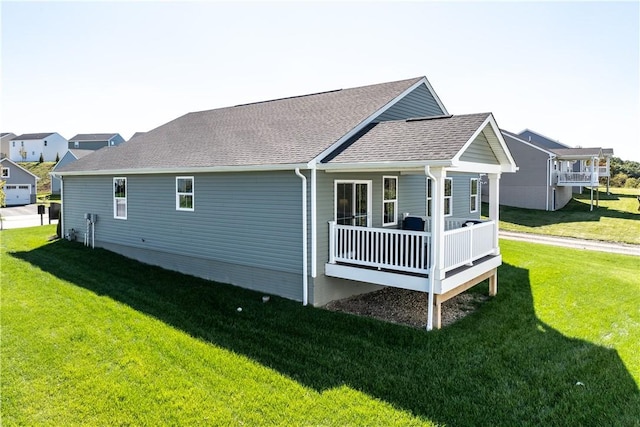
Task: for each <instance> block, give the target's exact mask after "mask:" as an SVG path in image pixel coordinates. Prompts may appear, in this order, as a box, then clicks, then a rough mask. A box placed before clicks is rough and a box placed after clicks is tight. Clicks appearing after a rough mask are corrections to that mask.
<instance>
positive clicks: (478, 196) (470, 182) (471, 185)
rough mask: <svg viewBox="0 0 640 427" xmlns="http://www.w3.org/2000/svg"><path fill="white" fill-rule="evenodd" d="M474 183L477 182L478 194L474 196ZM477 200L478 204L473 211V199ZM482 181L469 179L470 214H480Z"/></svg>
mask: <svg viewBox="0 0 640 427" xmlns="http://www.w3.org/2000/svg"><path fill="white" fill-rule="evenodd" d="M473 181H475V182H476V194H473ZM474 196H475V198H476V203H475V205H476V206H475V209H471V198H472V197H474ZM479 200H480V179H478V178H471V179H469V213H476V212H478V209H479V206H480V203H479Z"/></svg>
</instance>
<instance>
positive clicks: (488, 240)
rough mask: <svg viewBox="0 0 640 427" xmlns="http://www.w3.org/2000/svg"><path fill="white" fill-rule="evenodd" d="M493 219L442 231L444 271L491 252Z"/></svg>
mask: <svg viewBox="0 0 640 427" xmlns="http://www.w3.org/2000/svg"><path fill="white" fill-rule="evenodd" d="M494 226H495V223H494V222H493V221H487V222H482V223H480V224H475V225H473V226H471V227H462V228H457V229H455V230H449V231H445V232H444V248H442V249H443V250H444V271H449V270H453V269H454V268H457V267H460V266H462V265H465V264H470V263H471V262H473V261H475V260H476V259H479V258H482V257H484V256H487V255H490V254H491V253H493V251H494V249H495V248H496V247H497V244H496V242H494V236H495V234H494Z"/></svg>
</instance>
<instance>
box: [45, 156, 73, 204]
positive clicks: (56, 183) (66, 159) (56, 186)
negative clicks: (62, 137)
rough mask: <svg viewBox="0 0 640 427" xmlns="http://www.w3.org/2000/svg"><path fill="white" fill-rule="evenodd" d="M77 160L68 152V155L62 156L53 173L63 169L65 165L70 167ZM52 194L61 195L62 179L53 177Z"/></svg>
mask: <svg viewBox="0 0 640 427" xmlns="http://www.w3.org/2000/svg"><path fill="white" fill-rule="evenodd" d="M76 160H77V159H76V158H75V157H74V156H73V154H71V152H70V151H67V153H66V154H65V155H64V156H62V158H61V159H60V161H59V162H58V163H57V164H56V166H55V167H54V168H53V170H52V172H55V171H56V170H57V169H58V168H61V167H62V166H64V165H68V164H69V163H71V162H75V161H76ZM51 193H52V194H60V179H59V178H55V177H53V176H52V177H51Z"/></svg>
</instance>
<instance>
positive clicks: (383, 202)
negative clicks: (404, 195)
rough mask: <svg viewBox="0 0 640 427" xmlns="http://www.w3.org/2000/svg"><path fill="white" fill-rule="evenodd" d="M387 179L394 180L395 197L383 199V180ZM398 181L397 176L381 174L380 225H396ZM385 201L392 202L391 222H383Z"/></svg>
mask: <svg viewBox="0 0 640 427" xmlns="http://www.w3.org/2000/svg"><path fill="white" fill-rule="evenodd" d="M387 179H394V180H395V182H396V185H395V187H396V189H395V194H396V197H395V199H389V200H387V199H385V194H384V192H385V185H384V184H385V180H387ZM398 184H399V181H398V176H391V175H383V176H382V226H383V227H388V226H391V225H398V187H399V185H398ZM387 203H392V204H393V222H384V215H385V211H384V206H385V204H387Z"/></svg>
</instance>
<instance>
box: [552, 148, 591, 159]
mask: <svg viewBox="0 0 640 427" xmlns="http://www.w3.org/2000/svg"><path fill="white" fill-rule="evenodd" d="M551 151H553V153H554V154H556V155H557V156H558V159H560V160H580V159H591V158H593V157H603V156H602V149H601V148H598V147H594V148H557V149H552V150H551Z"/></svg>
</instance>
